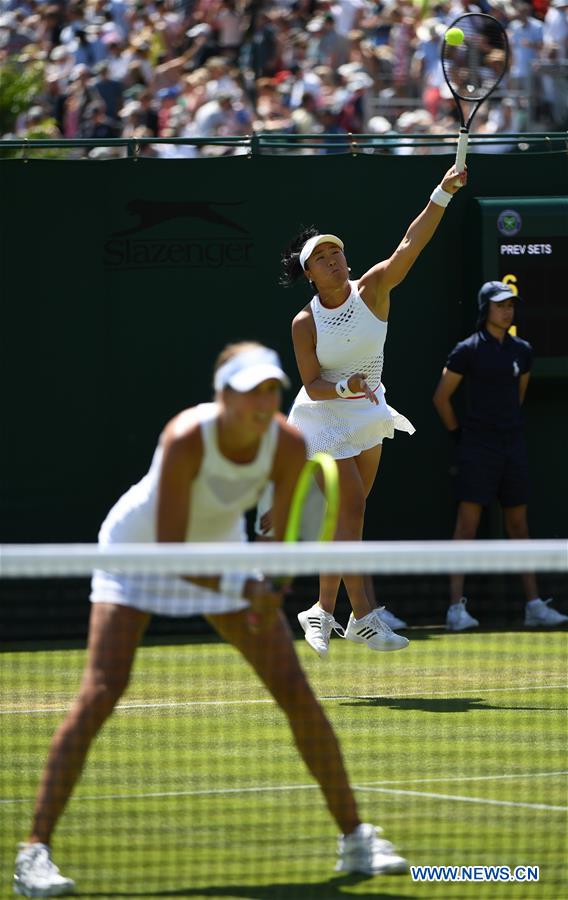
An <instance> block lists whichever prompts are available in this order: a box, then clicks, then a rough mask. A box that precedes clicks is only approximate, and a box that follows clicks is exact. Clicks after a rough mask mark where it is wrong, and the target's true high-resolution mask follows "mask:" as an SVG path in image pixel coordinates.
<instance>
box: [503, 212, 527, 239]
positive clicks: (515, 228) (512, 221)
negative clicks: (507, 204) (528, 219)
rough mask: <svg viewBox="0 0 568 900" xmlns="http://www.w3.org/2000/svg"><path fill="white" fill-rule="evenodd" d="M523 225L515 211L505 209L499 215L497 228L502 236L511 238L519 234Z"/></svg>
mask: <svg viewBox="0 0 568 900" xmlns="http://www.w3.org/2000/svg"><path fill="white" fill-rule="evenodd" d="M522 225H523V220H522V219H521V217H520V215H519V214H518V212H517V211H516V210H515V209H504V210H503V212H501V213H499V218H498V219H497V228H498V229H499V231H500V232H501V234H504V235H506V236H507V237H511V236H512V235H514V234H518V233H519V231H520V230H521V228H522Z"/></svg>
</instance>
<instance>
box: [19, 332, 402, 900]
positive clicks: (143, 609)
mask: <svg viewBox="0 0 568 900" xmlns="http://www.w3.org/2000/svg"><path fill="white" fill-rule="evenodd" d="M287 384H288V379H287V377H286V375H285V374H284V372H283V371H282V368H281V365H280V361H279V359H278V356H277V355H276V353H274V351H272V350H269V349H268V348H266V347H262V346H260V345H258V344H252V343H245V344H236V345H233V346H229V347H227V348H226V349H225V351H224V352H223V353H222V354H221V356H220V358H219V360H218V362H217V365H216V367H215V375H214V385H215V400H214V402H213V403H204V404H201V405H199V406H196V407H193V408H191V409H186V410H184V411H183V412H181V413H180V414H179V415H177V416H176V417H175V418H174V419H172V420H171V422H169V424H168V425H167V426H166V428H165V430H164V432H163V434H162V436H161V438H160V441H159V444H158V447H157V449H156V452H155V454H154V458H153V461H152V464H151V467H150V470H149V472H148V473H147V475H146V476H145V477H144V478H143V479H142V480H141V481H140V482H138V484H135V485H134V486H133V487H131V488H130V489H129V490H128V491H127V492H126V493H125V494H124V495H123V496H122V497H121V498H120V499H119V500H118V502H117V503H116V504H115V506H114V507H113V508H112V509H111V511H110V513H109V514H108V516H107V518H106V519H105V521H104V522H103V525H102V527H101V530H100V534H99V541H100V543H101V544H102V545H109V544H123V543H132V542H144V543H147V542H153V541H158V542H183V541H244V540H246V535H245V530H244V520H243V514H244V513H245V511H246V510H248V509H250V508H252V507H253V506H254V505H255V504H256V501H257V498H258V496H259V493H260V491H261V490H262V489H263V487H264V486H265V484H266V483H267V481H268V480H269V479H270V480H271V481H272V482H273V484H274V506H273V521H274V528H275V533H276V537H277V538H278V539H279V540H281V539H282V536H283V534H284V529H285V524H286V521H287V518H288V510H289V506H290V500H291V497H292V494H293V491H294V488H295V485H296V482H297V479H298V476H299V474H300V472H301V471H302V468H303V466H304V465H305V461H306V453H305V446H304V441H303V439H302V437H301V435H300V434H299V432H298V431H297V430H296V429H295V428H294V427H293V426H291V425H289V424H288V423H287V422H286V420H285V418H284V417H283V416H282V415H281V414H280V413H279V412H278V410H279V408H280V400H281V386H282V385H287ZM91 601H92V610H91V620H90V626H89V641H88V655H87V663H86V668H85V672H84V675H83V681H82V684H81V687H80V690H79V693H78V696H77V698H76V700H75V702H74V703H73V705H72V707H71V710H70V711H69V713H68V715H67V717H66V718H65V720H64V722H63V723H62V725H61V726H60V727H59V729H58V731H57V732H56V734H55V736H54V737H53V740H52V743H51V748H50V751H49V755H48V759H47V764H46V767H45V770H44V773H43V778H42V780H41V783H40V787H39V792H38V796H37V800H36V807H35V814H34V819H33V824H32V830H31V834H30V836H29V837H28V840H27V841H26V842H25V843H23V844H20V846H19V850H18V855H17V858H16V871H15V875H14V891H15V893H17V894H21V895H23V896H25V897H52V896H60V895H63V894H70V893H72V892H73V890H74V887H75V885H74V882H73V881H72V880H71V879H70V878H65V877H64V876H63V875H61V874H60V872H59V869H58V867H57V866H56V865H55V864H54V863H53V861H52V859H51V849H50V841H51V837H52V833H53V830H54V828H55V826H56V824H57V822H58V820H59V817H60V816H61V814H62V813H63V810H64V807H65V805H66V803H67V801H68V799H69V797H70V796H71V793H72V791H73V788H74V786H75V784H76V783H77V780H78V778H79V775H80V773H81V769H82V767H83V764H84V762H85V759H86V757H87V753H88V751H89V748H90V745H91V743H92V741H93V739H94V737H95V735H96V734H97V732H98V731H99V729H100V728H101V726H102V725H103V723H104V722H105V720H106V719H107V718H108V717H109V716H110V715H111V713H112V712H113V710H114V708H115V706H116V703H117V702H118V700H119V698H120V696H121V695H122V693H123V692H124V690H125V688H126V686H127V684H128V680H129V676H130V672H131V669H132V664H133V661H134V656H135V653H136V648H137V646H138V643H139V641H140V639H141V637H142V635H143V634H144V631H145V629H146V627H147V625H148V622H149V620H150V616H151V614H152V613H161V614H165V615H170V616H178V615H182V616H187V615H197V614H202V615H204V616H205V617H206V618H207V620H208V621H209V622H210V623H211V625H212V626H213V628H215V630H216V631H217V632H218V633H219V635H220V636H221V637H223V638H224V639H225V640H227V641H228V642H229V643H231V644H233V645H234V646H235V647H236V648H237V649H238V650H239V651H240V652H241V654H242V655H243V657H244V658H245V659H246V661H247V662H248V663H249V664H250V665H251V666H252V668H253V669H254V671H255V672H256V674H257V675H258V677H259V678H260V680H261V681H262V682H263V683H264V684H265V685H266V687H267V688H268V690H269V691H270V692H271V694H272V696H273V697H274V699H275V701H276V702H277V703H278V705H279V706H280V708H281V709H282V711H283V712H284V714H285V715H286V716H287V718H288V720H289V722H290V727H291V730H292V733H293V736H294V740H295V742H296V745H297V747H298V750H299V753H300V755H301V757H302V758H303V760H304V762H305V764H306V766H307V767H308V769H309V770H310V772H311V773H312V775H313V776H314V778H315V779H316V781H317V782H318V783H319V785H320V787H321V789H322V792H323V794H324V797H325V800H326V802H327V805H328V807H329V810H330V812H331V814H332V816H333V817H334V819H335V820H336V822H337V825H338V827H339V829H340V831H341V832H342V834H341V838H340V846H339V859H338V862H337V866H336V869H337V871H344V872H364V873H367V874H377V873H397V872H401V871H405V870H406V868H407V866H406V862H405V860H404V859H402V857H400V856H398V855H397V853H396V852H395V850H394V847H393V846H392V844H390V843H389V842H388V841H385V840H383V839H379V838H378V837H377V829H375V828H374V827H373V826H372V825H368V824H365V823H362V822H361V820H360V818H359V815H358V812H357V807H356V803H355V798H354V795H353V791H352V790H351V787H350V785H349V782H348V778H347V774H346V772H345V768H344V765H343V760H342V756H341V751H340V749H339V745H338V742H337V738H336V736H335V734H334V732H333V730H332V728H331V725H330V724H329V722H328V720H327V718H326V717H325V715H324V713H323V710H322V708H321V706H320V705H319V703H318V701H317V700H316V698H315V696H314V694H313V692H312V689H311V687H310V685H309V684H308V682H307V679H306V677H305V675H304V673H303V671H302V669H301V668H300V665H299V662H298V659H297V656H296V653H295V650H294V645H293V642H292V638H291V635H290V630H289V628H288V626H287V623H286V620H285V618H284V615H283V613H282V612H281V610H280V604H281V597H280V595H279V593H278V592H277V591H276V590H275V589H274V588H273V586H272V585H271V584H270V583H269V582H267V581H265V580H264V579H262V578H261V577H259V578H251V579H246V578H245V577H244V576H241V575H239V574H236V573H228V574H226V575H223V576H220V577H216V578H204V579H197V578H188V579H181V578H176V577H171V576H166V575H164V576H159V575H158V576H147V575H146V576H121V575H116V574H111V573H110V572H103V571H98V572H95V573H94V576H93V581H92V593H91ZM251 616H252V618H251ZM166 652H167V651H166ZM247 752H251V748H250V747H249V748H248V751H247ZM252 752H254V751H252ZM188 827H190V825H189V823H188Z"/></svg>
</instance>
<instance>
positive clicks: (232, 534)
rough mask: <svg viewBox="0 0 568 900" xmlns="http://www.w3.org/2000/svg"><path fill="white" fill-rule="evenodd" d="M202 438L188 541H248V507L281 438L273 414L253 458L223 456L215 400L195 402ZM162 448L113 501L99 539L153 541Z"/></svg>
mask: <svg viewBox="0 0 568 900" xmlns="http://www.w3.org/2000/svg"><path fill="white" fill-rule="evenodd" d="M196 412H197V415H198V419H199V423H200V427H201V435H202V438H203V459H202V462H201V467H200V469H199V472H198V474H197V476H196V478H195V479H194V480H193V482H192V484H191V503H190V515H189V521H188V523H187V531H186V535H185V540H186V541H245V540H246V528H245V520H244V513H245V512H246V511H247V510H248V509H252V507H253V506H256V504H257V501H258V499H259V497H260V495H261V493H262V490H263V488H264V486H265V484H266V482H267V481H268V479H269V476H270V472H271V471H272V466H273V460H274V454H275V452H276V446H277V443H278V422H277V420H276V419H274V420H273V421H272V423H271V425H270V428H269V429H268V431H267V432H266V434H265V435H263V437H262V439H261V442H260V445H259V449H258V453H257V455H256V457H255V459H254V460H253V461H252V462H250V463H243V464H239V463H234V462H231V461H230V460H228V459H227V458H226V457H225V456H223V455H222V454H221V452H220V450H219V446H218V442H217V420H218V417H219V406H218V404H217V403H202V404H200V405H199V406H197V407H196ZM162 456H163V449H162V445H161V443H160V444H158V446H157V448H156V451H155V453H154V457H153V459H152V464H151V466H150V469H149V471H148V472H147V474H146V475H145V476H144V478H142V479H141V481H139V482H138V483H137V484H135V485H133V486H132V487H131V488H130V489H129V490H128V491H126V493H125V494H123V495H122V497H121V498H120V499H119V500H118V502H117V503H115V505H114V506H113V508H112V509H111V511H110V512H109V514H108V516H107V517H106V519H105V521H104V522H103V524H102V526H101V530H100V532H99V541H100V543H101V544H116V543H121V544H123V543H138V542H145V543H152V542H154V541H155V540H156V503H157V496H158V484H159V480H160V472H161V467H162Z"/></svg>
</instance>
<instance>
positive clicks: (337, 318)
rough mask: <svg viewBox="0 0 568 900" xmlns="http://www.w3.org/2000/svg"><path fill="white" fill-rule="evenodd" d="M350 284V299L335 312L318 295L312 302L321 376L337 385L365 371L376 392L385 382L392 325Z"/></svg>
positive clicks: (311, 307)
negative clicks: (386, 353) (383, 373)
mask: <svg viewBox="0 0 568 900" xmlns="http://www.w3.org/2000/svg"><path fill="white" fill-rule="evenodd" d="M350 284H351V293H350V294H349V296H348V298H347V300H345V302H344V303H342V304H341V306H337V307H336V308H335V309H328V308H327V307H325V306H323V305H322V303H321V300H320V298H319V296H318V295H317V294H316V295H315V297H313V298H312V300H311V301H310V309H311V311H312V316H313V318H314V323H315V326H316V333H317V341H316V353H317V357H318V360H319V364H320V366H321V377H322V378H325V380H326V381H333V382H336V381H341V380H342V379H343V378H348V377H349V375H353V373H354V372H364V373H365V375H366V376H367V381H368V384H369V386H370V387H371V389H372V390H375V389H376V388H377V387H378V386H379V384H380V383H381V374H382V371H383V358H384V357H383V352H384V346H385V340H386V337H387V329H388V323H387V322H383V321H382V320H381V319H378V318H377V317H376V316H375V315H374V314H373V313H372V312H371V310H370V309H369V307H368V306H367V304H366V303H365V302H364V300H362V298H361V295H360V294H359V291H358V290H357V285H356V283H355V282H350ZM351 399H352V398H351Z"/></svg>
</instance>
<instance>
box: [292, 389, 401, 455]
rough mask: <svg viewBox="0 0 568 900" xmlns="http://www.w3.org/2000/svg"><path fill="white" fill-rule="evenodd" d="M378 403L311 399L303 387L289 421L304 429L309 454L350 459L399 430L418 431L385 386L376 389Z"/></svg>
mask: <svg viewBox="0 0 568 900" xmlns="http://www.w3.org/2000/svg"><path fill="white" fill-rule="evenodd" d="M375 395H376V397H377V400H378V401H379V402H378V404H377V405H375V404H374V403H371V402H370V401H369V400H367V398H366V397H363V398H362V399H351V400H342V399H341V398H339V397H338V398H337V399H336V400H310V398H309V396H308V394H307V391H306V389H305V388H302V389H301V390H300V392H299V393H298V396H297V397H296V399H295V400H294V404H293V406H292V409H291V410H290V413H289V416H288V421H289V422H291V423H292V424H293V425H295V426H296V428H299V430H300V431H301V432H302V434H303V436H304V440H305V441H306V449H307V455H308V458H309V459H311V457H312V456H314V454H315V453H318V452H320V451H321V452H324V453H329V454H330V455H331V456H333V458H334V459H349V458H350V457H351V456H359V454H360V453H363V451H365V450H370V448H371V447H376V446H377V444H382V442H383V440H384V438H392V437H394V433H395V431H405V432H406V433H407V434H414V432H415V431H416V429H415V428H414V426H413V425H412V423H411V422H409V421H408V419H407V418H406V416H403V415H401V414H400V413H399V412H397V410H396V409H393V407H392V406H389V405H388V404H387V402H386V400H385V389H384V387H383V385H382V384H381V385H379V387H378V388H377V390H376V391H375Z"/></svg>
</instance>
